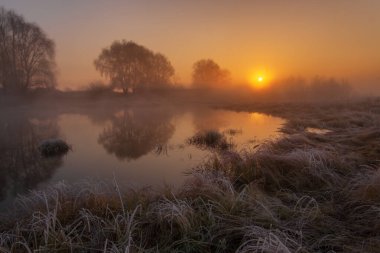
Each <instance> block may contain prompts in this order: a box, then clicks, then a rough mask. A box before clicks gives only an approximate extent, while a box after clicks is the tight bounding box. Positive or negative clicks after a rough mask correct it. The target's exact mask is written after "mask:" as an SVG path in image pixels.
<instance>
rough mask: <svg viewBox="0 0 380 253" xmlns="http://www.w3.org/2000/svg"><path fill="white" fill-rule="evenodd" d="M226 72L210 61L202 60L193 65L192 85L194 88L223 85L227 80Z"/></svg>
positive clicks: (227, 73) (227, 74)
mask: <svg viewBox="0 0 380 253" xmlns="http://www.w3.org/2000/svg"><path fill="white" fill-rule="evenodd" d="M229 75H230V74H229V72H228V70H224V69H221V68H220V67H219V65H218V64H217V63H215V62H214V61H213V60H211V59H203V60H199V61H197V62H195V63H194V65H193V74H192V79H193V85H194V86H196V87H203V88H211V87H215V86H220V85H223V84H225V83H226V82H227V81H228V79H229Z"/></svg>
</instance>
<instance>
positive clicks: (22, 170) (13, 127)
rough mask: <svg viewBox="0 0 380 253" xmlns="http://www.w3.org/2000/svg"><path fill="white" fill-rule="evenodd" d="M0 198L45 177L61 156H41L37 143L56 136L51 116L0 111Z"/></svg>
mask: <svg viewBox="0 0 380 253" xmlns="http://www.w3.org/2000/svg"><path fill="white" fill-rule="evenodd" d="M0 114H1V115H0V117H1V119H2V120H1V123H0V200H4V199H7V198H11V197H12V196H15V195H17V194H20V193H24V192H26V191H27V190H29V189H33V188H35V187H36V186H37V185H38V184H39V183H41V182H43V181H46V180H48V179H49V178H51V176H52V175H53V174H54V171H55V169H56V168H58V167H60V166H61V165H62V158H59V157H56V158H48V159H46V158H43V157H41V155H40V153H39V151H38V148H37V146H38V144H39V143H40V141H42V140H44V139H46V138H53V137H57V136H58V133H59V131H58V125H57V122H56V120H54V119H37V118H32V119H30V115H28V114H25V113H22V112H21V113H20V112H18V113H17V114H9V113H8V114H7V113H0Z"/></svg>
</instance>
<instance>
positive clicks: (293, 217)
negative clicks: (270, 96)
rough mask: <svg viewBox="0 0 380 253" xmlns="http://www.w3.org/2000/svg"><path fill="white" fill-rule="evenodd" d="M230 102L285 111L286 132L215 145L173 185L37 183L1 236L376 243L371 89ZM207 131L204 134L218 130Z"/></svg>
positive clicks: (49, 243)
mask: <svg viewBox="0 0 380 253" xmlns="http://www.w3.org/2000/svg"><path fill="white" fill-rule="evenodd" d="M230 108H231V109H234V110H238V111H242V110H244V111H256V112H257V111H260V112H265V113H269V114H271V115H276V116H282V117H284V118H286V119H287V122H286V123H285V124H284V125H283V126H282V128H281V131H282V132H283V133H284V135H283V136H281V137H279V138H277V139H269V140H267V141H265V142H262V143H260V144H258V145H255V146H254V147H252V148H250V149H243V150H236V149H229V150H226V151H224V152H215V153H213V155H212V156H211V157H209V159H208V160H206V161H205V162H203V163H201V164H199V166H196V167H195V168H193V169H192V170H190V171H188V173H189V174H190V175H189V176H188V177H187V179H186V180H185V182H184V183H183V184H182V186H179V187H174V188H173V187H169V186H167V187H164V188H132V189H131V188H130V187H128V186H127V185H122V184H120V183H118V182H117V180H115V181H114V182H113V183H112V184H105V183H104V184H103V183H100V182H87V183H82V184H70V185H66V184H63V183H61V184H58V185H55V186H52V187H51V188H49V189H46V190H43V191H34V192H32V193H31V194H29V195H28V196H25V197H21V198H19V199H18V200H17V202H16V207H17V208H16V209H15V210H17V212H16V211H15V212H14V213H13V214H11V215H7V216H6V217H7V219H6V220H3V222H2V225H1V230H2V231H3V233H2V234H1V240H0V242H1V245H2V247H4V248H7V249H11V248H12V249H13V250H20V251H23V250H31V249H39V250H45V251H52V250H68V251H70V250H72V251H92V250H95V249H99V250H103V251H109V252H121V251H123V252H124V251H128V252H142V251H144V252H146V251H147V252H158V251H159V252H233V251H235V252H378V249H379V248H380V234H379V231H380V227H379V226H380V224H379V222H378V221H379V218H380V206H379V195H380V192H379V190H380V188H379V169H378V163H379V155H380V148H379V145H378V143H380V134H379V129H378V126H379V124H380V101H379V100H366V101H361V102H356V103H350V104H330V105H318V106H316V105H315V104H314V105H312V104H309V105H302V106H301V105H296V104H288V105H287V107H284V105H259V104H250V105H244V106H233V107H230ZM294 115H297V116H294ZM308 128H319V129H328V130H329V131H328V132H325V133H319V132H311V131H308V130H307V129H308ZM221 132H223V131H221ZM214 133H215V132H212V134H211V135H212V137H213V138H211V137H210V139H212V143H216V142H218V141H220V140H221V139H222V138H223V135H222V134H221V133H219V132H218V134H214ZM207 136H208V135H207V134H206V135H204V136H203V135H202V137H203V138H200V140H202V141H201V142H202V143H204V141H205V138H206V139H208V137H207ZM190 137H191V136H190ZM198 137H199V136H198ZM214 137H215V138H214ZM197 140H198V138H197ZM215 140H216V142H215ZM157 231H160V232H159V233H157Z"/></svg>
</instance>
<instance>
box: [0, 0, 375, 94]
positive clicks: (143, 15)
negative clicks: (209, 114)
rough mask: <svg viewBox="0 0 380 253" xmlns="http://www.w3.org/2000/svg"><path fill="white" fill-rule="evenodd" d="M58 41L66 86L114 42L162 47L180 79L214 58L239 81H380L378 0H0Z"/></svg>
mask: <svg viewBox="0 0 380 253" xmlns="http://www.w3.org/2000/svg"><path fill="white" fill-rule="evenodd" d="M0 4H1V5H2V6H4V7H5V8H7V9H14V10H15V11H16V12H18V13H19V14H22V15H23V16H24V17H25V18H26V19H27V20H28V21H33V22H36V23H38V24H39V25H40V26H41V27H42V28H43V29H44V30H45V31H46V33H47V34H48V35H49V36H50V37H51V38H52V39H53V40H54V41H55V42H56V47H57V48H56V49H57V57H56V60H57V65H58V69H59V76H58V81H59V87H60V88H61V89H65V88H74V89H75V88H78V87H80V86H84V85H86V84H87V83H89V82H90V81H93V80H96V79H99V78H100V77H99V75H98V73H97V72H96V71H95V68H94V66H93V60H94V59H95V58H96V57H97V56H98V55H99V53H100V51H101V49H102V48H104V47H107V46H109V45H110V44H111V42H112V41H114V40H121V39H126V40H133V41H135V42H137V43H139V44H142V45H145V46H146V47H148V48H150V49H152V50H154V51H157V52H161V53H163V54H165V55H166V56H167V57H168V58H169V60H170V61H171V62H172V64H173V66H174V67H175V69H176V80H177V81H178V82H181V83H189V82H190V76H191V68H192V64H193V63H194V62H195V61H197V60H199V59H201V58H212V59H214V60H215V61H216V62H217V63H219V65H220V66H222V67H224V68H227V69H229V70H230V72H231V74H232V78H233V80H234V81H236V82H244V81H246V80H248V79H249V78H250V76H251V75H252V73H253V72H256V71H258V70H263V69H265V70H266V71H268V72H269V73H271V75H272V76H273V78H281V77H286V76H289V75H297V76H305V77H309V76H314V75H322V76H335V77H338V78H346V79H348V80H350V81H352V82H353V83H360V84H373V85H376V83H379V86H380V48H379V45H380V15H379V13H380V12H379V11H380V1H379V0H328V1H327V0H326V1H324V0H308V1H306V0H303V1H302V0H272V1H271V0H266V1H258V0H257V1H256V0H250V1H248V0H246V1H243V0H236V1H232V0H231V1H225V0H218V1H207V0H205V1H201V0H194V1H180V0H177V1H169V0H166V1H155V0H151V1H145V0H139V1H137V0H136V1H126V0H108V1H102V0H77V1H67V0H54V1H53V0H33V1H30V0H2V1H1V3H0Z"/></svg>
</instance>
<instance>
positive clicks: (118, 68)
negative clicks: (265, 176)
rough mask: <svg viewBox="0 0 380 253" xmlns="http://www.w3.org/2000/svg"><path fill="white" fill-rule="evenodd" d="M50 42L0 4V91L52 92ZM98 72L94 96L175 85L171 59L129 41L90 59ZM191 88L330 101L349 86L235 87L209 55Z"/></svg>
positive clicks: (320, 82)
mask: <svg viewBox="0 0 380 253" xmlns="http://www.w3.org/2000/svg"><path fill="white" fill-rule="evenodd" d="M54 55H55V46H54V42H53V41H52V40H51V39H49V38H48V37H47V36H46V34H45V33H44V32H43V31H42V30H41V28H39V27H38V26H37V25H36V24H34V23H29V22H27V21H25V20H24V18H23V17H22V16H20V15H18V14H16V13H15V12H14V11H9V10H6V9H4V8H0V91H2V92H1V93H4V94H24V93H27V92H28V93H30V91H34V94H36V92H35V91H38V90H41V89H43V90H48V89H50V90H52V89H53V90H54V89H55V87H56V81H55V80H56V79H55V59H54ZM94 66H95V68H96V70H98V71H99V72H100V74H101V75H102V76H103V77H104V78H105V79H106V80H107V81H106V82H103V81H95V82H92V83H90V84H89V85H88V86H87V87H86V88H85V89H84V91H85V92H87V93H88V94H89V96H92V97H98V96H104V95H107V94H112V93H115V92H116V93H124V94H128V93H145V92H153V91H157V90H168V89H174V88H177V89H178V87H179V85H175V82H174V74H175V70H174V67H173V66H172V64H171V62H170V61H169V59H168V58H167V57H166V56H165V55H163V54H161V53H158V52H153V51H152V50H150V49H148V48H146V47H144V46H142V45H139V44H137V43H135V42H133V41H126V40H123V41H114V42H113V43H112V44H111V45H110V46H109V47H107V48H104V49H103V50H102V51H101V52H100V54H99V56H98V57H97V58H96V60H95V61H94ZM191 87H192V89H194V90H201V91H203V93H207V94H212V96H215V94H217V95H219V96H226V95H228V96H231V95H236V96H239V94H240V97H241V96H245V97H247V96H249V98H251V99H254V100H294V101H310V100H331V99H341V98H346V97H349V96H350V95H351V94H352V89H351V86H350V85H349V84H348V83H347V82H344V81H337V80H335V79H331V78H319V77H317V78H314V79H313V80H311V81H305V80H304V79H301V78H289V79H286V80H281V81H277V82H275V83H271V84H270V85H268V86H267V87H266V88H265V89H263V90H260V91H257V90H254V89H251V88H250V87H249V84H244V85H234V84H233V83H232V82H231V78H230V72H229V71H228V70H226V69H223V68H221V67H220V66H219V65H218V64H217V63H216V62H215V61H213V60H212V59H201V60H199V61H196V62H195V63H194V64H193V69H192V86H191Z"/></svg>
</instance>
